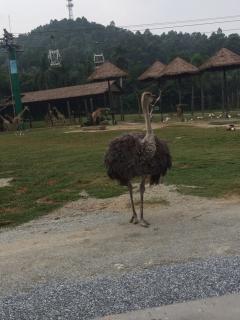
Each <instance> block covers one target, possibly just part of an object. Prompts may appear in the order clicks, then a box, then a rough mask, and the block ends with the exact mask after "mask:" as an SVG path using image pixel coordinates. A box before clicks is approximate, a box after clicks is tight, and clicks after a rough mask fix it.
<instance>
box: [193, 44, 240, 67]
mask: <svg viewBox="0 0 240 320" xmlns="http://www.w3.org/2000/svg"><path fill="white" fill-rule="evenodd" d="M238 67H239V68H240V56H239V55H238V54H236V53H234V52H233V51H231V50H229V49H226V48H222V49H221V50H219V51H218V52H217V53H216V54H215V55H214V56H212V57H211V58H210V59H208V60H207V61H206V62H205V63H204V64H202V65H201V66H200V68H199V69H200V70H201V71H216V70H223V69H235V68H238Z"/></svg>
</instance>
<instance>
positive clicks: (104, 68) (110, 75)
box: [88, 61, 128, 82]
mask: <svg viewBox="0 0 240 320" xmlns="http://www.w3.org/2000/svg"><path fill="white" fill-rule="evenodd" d="M127 76H128V74H127V72H125V71H123V70H122V69H120V68H118V67H117V66H115V65H114V64H112V63H111V62H108V61H107V62H105V63H103V64H102V65H101V66H99V67H97V68H96V70H95V71H94V72H93V73H92V74H91V75H90V76H89V77H88V81H90V82H92V81H104V80H115V79H119V78H126V77H127Z"/></svg>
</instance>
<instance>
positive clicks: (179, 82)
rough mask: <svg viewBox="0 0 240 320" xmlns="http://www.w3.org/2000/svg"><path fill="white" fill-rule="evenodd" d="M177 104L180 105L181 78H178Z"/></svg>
mask: <svg viewBox="0 0 240 320" xmlns="http://www.w3.org/2000/svg"><path fill="white" fill-rule="evenodd" d="M177 82H178V103H179V104H182V88H181V78H178V81H177Z"/></svg>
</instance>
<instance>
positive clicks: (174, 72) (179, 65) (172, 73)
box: [160, 57, 199, 78]
mask: <svg viewBox="0 0 240 320" xmlns="http://www.w3.org/2000/svg"><path fill="white" fill-rule="evenodd" d="M198 72H199V70H198V68H197V67H195V66H194V65H192V64H191V63H189V62H187V61H185V60H183V59H182V58H179V57H177V58H175V59H174V60H173V61H172V62H170V63H169V64H168V65H167V66H166V67H165V68H164V69H163V71H162V73H161V75H160V77H161V78H162V77H164V78H177V77H184V76H189V75H194V74H197V73H198Z"/></svg>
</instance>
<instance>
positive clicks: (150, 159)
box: [105, 92, 172, 227]
mask: <svg viewBox="0 0 240 320" xmlns="http://www.w3.org/2000/svg"><path fill="white" fill-rule="evenodd" d="M153 101H154V96H153V95H152V93H150V92H144V93H143V94H142V97H141V105H142V110H143V114H144V117H145V124H146V134H144V133H132V134H126V135H123V136H121V137H118V138H116V139H114V140H113V141H112V142H111V143H110V145H109V148H108V150H107V152H106V155H105V166H106V168H107V174H108V176H109V177H110V178H111V179H115V180H117V181H118V182H119V183H120V185H123V186H127V187H128V190H129V194H130V200H131V207H132V212H133V215H132V217H131V220H130V223H134V224H137V223H139V222H140V225H141V226H143V227H148V226H149V225H150V224H149V223H148V222H147V221H146V220H144V218H143V195H144V192H145V182H146V179H147V177H149V178H150V185H154V184H159V182H160V178H161V177H162V176H164V175H165V174H166V172H167V170H168V169H170V168H171V166H172V161H171V155H170V152H169V149H168V146H167V144H166V143H165V142H164V141H161V140H159V139H158V138H157V137H156V136H155V135H154V133H153V130H152V127H151V121H150V114H151V112H150V106H151V104H152V103H153ZM135 177H141V182H140V198H141V205H140V221H139V220H138V216H137V213H136V210H135V208H134V202H133V187H132V183H131V181H132V179H133V178H135Z"/></svg>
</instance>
